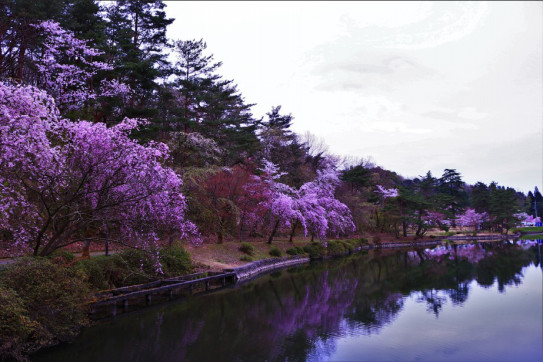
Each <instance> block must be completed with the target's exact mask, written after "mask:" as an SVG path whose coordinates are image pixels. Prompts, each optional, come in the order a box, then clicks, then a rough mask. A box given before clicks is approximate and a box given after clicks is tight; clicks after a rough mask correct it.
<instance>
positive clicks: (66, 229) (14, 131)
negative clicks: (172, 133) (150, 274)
mask: <svg viewBox="0 0 543 362" xmlns="http://www.w3.org/2000/svg"><path fill="white" fill-rule="evenodd" d="M140 124H141V122H140V121H137V120H133V119H125V120H124V121H123V122H122V123H120V124H118V125H117V126H115V127H111V128H107V127H106V126H105V125H104V124H101V123H97V124H93V123H90V122H84V121H82V122H77V123H73V122H69V121H67V120H65V119H61V118H60V117H59V111H58V109H57V107H56V105H55V103H54V100H53V99H52V97H51V96H49V95H47V94H46V93H45V92H44V91H41V90H38V89H36V88H34V87H30V86H26V87H23V86H13V85H6V84H4V83H0V155H1V158H0V198H1V199H2V203H0V229H2V230H3V231H4V232H3V233H2V235H4V236H3V237H5V238H6V239H7V241H8V242H9V243H11V244H12V245H13V246H15V247H18V248H19V249H32V250H33V252H34V254H35V255H48V254H50V253H51V252H53V251H54V250H56V249H58V248H60V247H63V246H66V245H69V244H72V243H74V242H77V241H85V242H90V241H93V240H101V239H103V238H104V225H106V224H107V231H108V233H109V235H108V237H110V238H111V240H112V241H115V240H116V241H118V242H120V243H123V244H125V245H128V246H132V247H137V248H153V247H154V246H156V245H157V241H158V239H159V238H160V237H162V236H164V235H171V234H172V233H177V234H178V235H179V237H181V238H193V239H192V240H193V241H198V235H197V230H196V228H195V226H194V225H193V224H192V223H191V222H189V221H187V220H186V219H185V216H184V215H185V208H186V205H185V198H184V197H183V195H182V194H181V186H182V181H181V178H180V177H179V176H178V175H177V174H175V173H174V172H173V171H172V170H171V169H168V168H165V167H163V166H162V161H163V160H164V159H166V158H167V157H168V149H167V147H166V146H165V145H163V144H160V143H152V142H151V143H149V144H148V145H141V144H139V143H137V142H136V141H134V140H132V139H130V138H129V137H128V135H129V133H130V132H131V131H132V130H133V129H135V128H136V127H138V125H140ZM155 249H156V248H155Z"/></svg>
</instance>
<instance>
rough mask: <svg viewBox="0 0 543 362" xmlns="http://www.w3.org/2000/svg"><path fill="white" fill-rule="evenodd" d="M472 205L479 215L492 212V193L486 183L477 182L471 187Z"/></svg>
mask: <svg viewBox="0 0 543 362" xmlns="http://www.w3.org/2000/svg"><path fill="white" fill-rule="evenodd" d="M470 205H471V207H472V208H474V209H475V211H476V212H478V213H481V212H488V211H489V210H490V191H489V189H488V186H487V185H486V184H485V183H483V182H477V183H476V184H475V185H473V186H472V187H471V193H470Z"/></svg>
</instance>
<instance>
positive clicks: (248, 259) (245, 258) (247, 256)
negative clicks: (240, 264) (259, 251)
mask: <svg viewBox="0 0 543 362" xmlns="http://www.w3.org/2000/svg"><path fill="white" fill-rule="evenodd" d="M239 260H241V261H253V258H251V257H250V256H249V255H242V256H241V257H240V258H239Z"/></svg>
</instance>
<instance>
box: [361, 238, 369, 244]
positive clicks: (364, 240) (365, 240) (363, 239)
mask: <svg viewBox="0 0 543 362" xmlns="http://www.w3.org/2000/svg"><path fill="white" fill-rule="evenodd" d="M360 244H362V245H367V244H369V240H368V239H366V238H360Z"/></svg>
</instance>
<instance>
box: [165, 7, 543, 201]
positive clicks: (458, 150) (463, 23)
mask: <svg viewBox="0 0 543 362" xmlns="http://www.w3.org/2000/svg"><path fill="white" fill-rule="evenodd" d="M166 3H167V9H166V11H167V15H168V16H169V17H173V18H175V19H176V20H175V22H174V23H173V24H172V25H171V26H170V27H169V28H168V36H169V37H170V38H171V39H182V40H188V39H200V38H203V39H204V40H205V41H206V42H207V45H208V49H207V50H208V51H209V54H211V53H212V54H214V55H215V59H216V60H218V61H222V62H223V66H222V68H221V69H220V71H219V73H220V74H221V75H223V77H224V78H226V79H233V80H234V81H235V83H236V84H237V85H238V88H239V90H240V91H241V93H242V94H243V96H244V97H245V100H246V101H247V102H248V103H256V104H257V105H256V106H254V107H253V113H254V114H255V116H256V117H262V116H264V115H265V113H266V112H268V111H269V110H270V109H271V107H272V106H275V105H282V110H283V111H284V112H285V113H292V115H293V116H294V117H295V120H294V122H293V123H294V124H293V129H294V131H296V132H298V133H300V134H303V133H304V132H306V131H310V132H311V133H313V134H314V135H316V136H318V137H322V138H324V139H325V140H326V143H327V144H328V145H329V147H330V152H331V153H334V154H338V155H352V156H356V157H368V156H371V157H372V159H373V160H374V162H375V163H376V164H378V165H380V166H382V167H384V168H387V169H390V170H392V171H395V172H397V173H399V174H401V175H402V176H404V177H415V176H418V175H424V174H425V173H426V172H427V171H428V170H431V171H432V173H433V174H434V176H437V177H439V176H441V174H442V173H443V169H444V168H454V169H456V170H457V171H458V172H460V173H461V174H462V176H463V178H464V181H466V182H468V183H471V184H473V183H475V182H477V181H482V182H485V183H487V184H488V183H490V182H491V181H496V182H498V183H499V184H500V185H504V186H512V187H515V188H516V189H517V190H519V191H523V192H527V191H529V190H533V188H534V186H536V185H537V186H538V187H539V188H540V189H542V187H541V186H542V183H543V131H542V130H543V29H542V25H543V2H488V3H487V2H420V3H419V2H186V1H183V2H166Z"/></svg>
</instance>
